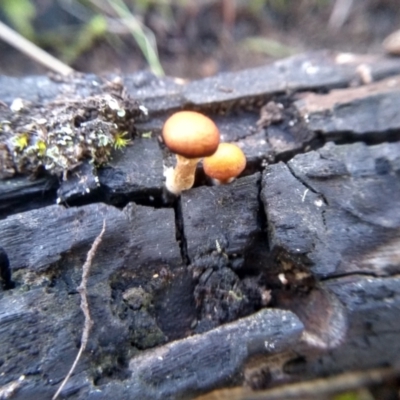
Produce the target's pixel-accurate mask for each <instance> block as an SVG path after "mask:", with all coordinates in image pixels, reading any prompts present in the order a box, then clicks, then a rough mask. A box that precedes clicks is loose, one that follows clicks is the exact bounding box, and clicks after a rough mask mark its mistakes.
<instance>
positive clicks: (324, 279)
mask: <svg viewBox="0 0 400 400" xmlns="http://www.w3.org/2000/svg"><path fill="white" fill-rule="evenodd" d="M353 276H354V277H357V276H362V277H369V278H376V279H383V278H388V279H392V278H394V277H396V276H399V274H398V273H396V274H393V275H390V274H387V275H382V274H374V273H373V272H371V271H350V272H342V273H338V274H331V275H329V276H327V277H321V278H319V280H320V282H329V281H334V280H336V279H341V278H348V277H353Z"/></svg>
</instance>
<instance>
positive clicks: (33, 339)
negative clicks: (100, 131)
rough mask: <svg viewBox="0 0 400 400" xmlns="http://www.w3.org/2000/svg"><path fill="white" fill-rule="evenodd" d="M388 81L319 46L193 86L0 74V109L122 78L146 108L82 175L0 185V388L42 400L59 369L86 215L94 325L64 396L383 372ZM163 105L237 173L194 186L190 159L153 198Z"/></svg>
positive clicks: (387, 319) (393, 154)
mask: <svg viewBox="0 0 400 400" xmlns="http://www.w3.org/2000/svg"><path fill="white" fill-rule="evenodd" d="M398 74H400V60H399V59H395V58H388V59H385V58H379V57H373V56H357V55H350V54H338V53H330V52H317V53H311V54H303V55H299V56H295V57H292V58H289V59H286V60H282V61H278V62H276V63H274V64H271V65H266V66H264V67H260V68H255V69H252V70H246V71H241V72H237V73H227V74H221V75H218V76H216V77H212V78H206V79H203V80H199V81H194V82H183V81H181V80H178V79H174V78H162V79H159V78H155V77H154V76H152V75H151V74H150V73H147V72H140V73H137V74H135V75H132V76H126V77H117V76H114V75H109V76H106V77H96V76H92V75H81V76H78V75H77V76H74V77H71V78H68V79H65V78H64V79H59V78H56V77H28V78H9V77H0V100H1V102H2V103H3V105H0V107H8V106H10V105H11V104H12V103H13V101H14V100H15V99H16V98H22V99H24V100H25V101H26V102H27V103H26V104H27V107H29V104H31V105H32V106H33V105H40V106H41V107H50V106H51V104H53V102H54V101H60V99H62V98H63V97H67V98H71V97H73V98H75V99H78V100H79V98H82V99H84V98H85V97H87V96H94V95H99V94H101V93H102V92H103V90H105V89H104V88H105V87H106V86H107V85H109V83H110V82H113V81H115V80H120V81H121V79H122V82H123V85H124V88H125V89H124V90H125V91H126V93H127V94H128V95H129V96H130V97H131V98H132V99H133V100H134V101H137V102H139V103H140V104H142V105H143V106H144V107H146V109H147V116H145V117H143V118H140V119H138V120H137V121H135V126H134V130H133V131H132V132H130V134H131V135H132V142H131V143H130V144H129V145H128V146H127V147H126V148H124V149H123V150H121V151H115V152H114V153H113V158H112V160H111V161H110V162H109V163H108V164H107V165H104V166H103V167H101V168H99V169H95V168H93V166H92V165H90V164H88V163H83V164H82V165H80V166H78V167H77V168H76V169H74V170H73V171H71V172H70V173H69V174H68V176H64V177H61V176H51V175H41V176H39V177H33V176H21V175H18V176H14V177H11V178H7V179H3V180H0V218H1V219H0V248H1V249H0V256H1V257H0V283H1V289H0V305H1V306H0V348H1V349H2V351H1V354H0V390H6V389H7V388H8V387H12V386H13V385H14V388H15V390H14V393H13V397H12V398H15V399H32V398H40V399H50V398H51V397H52V396H53V394H54V393H55V391H56V390H57V387H58V385H59V384H60V382H61V381H62V379H63V378H64V376H65V375H66V374H67V372H68V370H69V368H70V366H71V364H72V362H73V360H74V357H75V355H76V353H77V351H78V349H79V345H80V339H81V333H82V329H83V320H84V318H83V314H82V312H81V310H80V307H79V303H80V296H79V293H78V291H77V287H78V285H79V283H80V280H81V275H82V265H83V263H84V261H85V258H86V254H87V252H88V250H89V249H90V246H91V244H92V243H93V241H94V239H95V238H96V236H97V235H98V234H99V233H100V231H101V228H102V225H103V220H105V221H106V231H105V235H104V238H103V242H102V243H101V245H100V247H99V249H98V251H97V254H96V256H95V258H94V260H93V265H92V267H91V273H90V277H89V283H88V297H89V306H90V313H91V317H92V320H93V323H94V325H93V328H92V330H91V333H90V338H89V342H88V347H87V349H86V351H85V352H84V354H83V356H82V358H81V360H80V362H79V363H78V366H77V369H76V370H75V372H74V374H73V376H72V377H71V379H70V380H69V382H68V384H67V385H66V387H65V388H64V390H63V392H62V396H63V398H71V399H93V400H94V399H109V398H118V399H137V398H141V399H158V398H159V399H190V398H194V397H195V396H196V395H199V394H202V393H205V392H207V391H210V390H213V389H217V388H221V387H225V386H233V385H236V386H240V385H245V386H249V387H251V388H253V389H265V388H268V387H270V386H273V385H276V384H278V383H282V382H292V381H293V382H295V381H302V380H304V379H308V378H313V377H317V376H326V375H329V374H334V373H339V372H342V371H344V370H345V371H352V370H357V369H360V368H372V367H379V366H387V365H389V366H390V365H395V364H396V362H397V358H398V357H397V355H398V353H399V351H400V348H399V347H400V322H399V319H398V318H397V316H398V313H399V308H400V282H399V278H398V273H399V269H400V250H399V249H400V201H399V199H400V141H399V137H400V135H399V134H400V117H399V115H400V113H399V112H398V111H397V110H400V85H399V82H400V78H399V75H398ZM133 100H132V101H133ZM177 109H195V110H200V111H201V112H203V113H205V114H207V115H209V116H210V117H211V118H213V119H214V120H215V122H216V123H217V125H218V127H219V128H220V131H221V135H222V140H223V141H230V142H237V143H238V144H239V145H240V146H241V147H242V148H243V150H244V152H245V154H246V157H247V159H248V166H247V168H246V170H245V171H244V173H243V174H242V176H241V177H240V178H239V179H237V180H236V181H234V182H233V183H232V184H229V185H225V186H212V185H211V182H209V181H208V180H207V179H206V177H205V175H204V173H203V171H202V168H201V165H200V166H199V167H198V170H197V175H196V184H195V187H194V188H193V189H191V190H189V191H187V192H184V193H183V194H182V196H181V197H180V198H175V197H174V196H171V195H169V194H168V193H166V191H165V189H164V187H163V182H164V178H163V168H164V165H171V164H173V163H174V159H173V157H172V156H171V154H169V153H168V151H167V150H166V149H165V148H164V146H163V144H162V143H161V141H160V140H159V135H160V131H161V128H162V124H163V122H164V121H165V119H166V118H167V117H168V116H169V115H170V114H171V113H172V112H173V111H174V110H177ZM7 112H8V111H7ZM15 112H18V111H15ZM0 139H1V138H0ZM0 150H1V148H0ZM0 156H1V151H0ZM66 178H67V179H66ZM22 377H23V379H22Z"/></svg>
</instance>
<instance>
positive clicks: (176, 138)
mask: <svg viewBox="0 0 400 400" xmlns="http://www.w3.org/2000/svg"><path fill="white" fill-rule="evenodd" d="M162 136H163V139H164V143H165V145H166V146H167V147H168V148H169V150H170V151H171V152H172V153H175V155H176V159H177V163H176V167H175V169H174V168H168V169H166V171H165V173H164V175H165V177H166V183H165V184H166V187H167V189H168V191H169V192H171V193H173V194H175V195H180V193H181V192H182V191H183V190H188V189H190V188H191V187H192V186H193V183H194V174H195V171H196V166H197V163H198V162H199V161H200V160H201V159H202V158H204V161H203V167H204V172H205V173H206V174H207V175H208V176H209V177H211V178H213V180H214V181H216V182H217V183H229V182H231V181H232V180H233V179H235V178H236V176H238V175H239V174H240V173H241V172H242V171H243V170H244V168H245V166H246V157H245V155H244V154H243V152H242V150H241V149H240V148H239V147H238V146H236V145H235V144H231V143H220V142H219V140H220V137H219V131H218V128H217V126H216V125H215V124H214V122H213V121H212V120H211V119H210V118H207V117H206V116H204V115H202V114H200V113H198V112H194V111H180V112H177V113H175V114H173V115H172V116H171V117H170V118H168V119H167V121H166V122H165V124H164V127H163V131H162Z"/></svg>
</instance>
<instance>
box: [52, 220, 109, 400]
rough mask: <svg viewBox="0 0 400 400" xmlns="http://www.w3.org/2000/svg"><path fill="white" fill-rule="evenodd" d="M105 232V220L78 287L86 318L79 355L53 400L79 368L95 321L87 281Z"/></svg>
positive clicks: (88, 255) (83, 268) (83, 269)
mask: <svg viewBox="0 0 400 400" xmlns="http://www.w3.org/2000/svg"><path fill="white" fill-rule="evenodd" d="M105 230H106V220H103V229H102V230H101V232H100V233H99V235H98V236H97V238H96V239H95V241H94V242H93V244H92V247H91V249H90V250H89V253H88V254H87V257H86V261H85V264H83V267H82V280H81V284H80V285H79V286H78V292H79V294H80V295H81V309H82V311H83V314H84V316H85V322H84V326H83V332H82V337H81V347H80V348H79V351H78V354H77V355H76V357H75V361H74V363H73V364H72V367H71V368H70V370H69V372H68V374H67V376H66V377H65V378H64V380H63V381H62V383H61V385H60V387H59V388H58V390H57V392H56V393H55V395H54V396H53V397H52V400H55V399H56V398H57V397H58V395H59V394H60V393H61V391H62V390H63V389H64V386H65V385H66V383H67V382H68V380H69V378H70V377H71V375H72V374H73V372H74V370H75V367H76V366H77V364H78V361H79V359H80V358H81V355H82V353H83V352H84V350H85V348H86V345H87V342H88V339H89V332H90V329H91V327H92V325H93V321H92V319H91V318H90V312H89V303H88V299H87V281H88V277H89V272H90V267H91V265H92V261H93V258H94V256H95V255H96V251H97V248H98V247H99V245H100V243H101V240H102V238H103V234H104V232H105Z"/></svg>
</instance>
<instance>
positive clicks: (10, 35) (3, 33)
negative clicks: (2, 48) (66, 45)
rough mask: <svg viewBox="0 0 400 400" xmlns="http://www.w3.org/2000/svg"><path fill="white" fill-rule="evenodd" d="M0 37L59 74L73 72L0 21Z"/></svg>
mask: <svg viewBox="0 0 400 400" xmlns="http://www.w3.org/2000/svg"><path fill="white" fill-rule="evenodd" d="M0 39H3V40H4V41H5V42H7V43H8V44H10V45H11V46H13V47H15V48H16V49H18V50H20V51H21V52H22V53H24V54H26V55H27V56H28V57H30V58H32V59H34V60H35V61H37V62H38V63H40V64H43V65H44V66H45V67H47V68H49V69H51V70H53V71H54V72H56V73H59V74H61V75H68V74H71V73H72V72H74V70H73V69H72V68H71V67H70V66H68V65H66V64H64V63H63V62H61V61H60V60H58V59H57V58H55V57H53V56H52V55H50V54H49V53H47V52H46V51H44V50H42V49H41V48H40V47H38V46H36V45H35V44H33V43H32V42H30V41H29V40H28V39H25V38H24V37H23V36H21V35H20V34H19V33H17V32H15V31H14V30H13V29H11V28H10V27H8V26H7V25H5V24H3V23H2V22H1V21H0Z"/></svg>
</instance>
